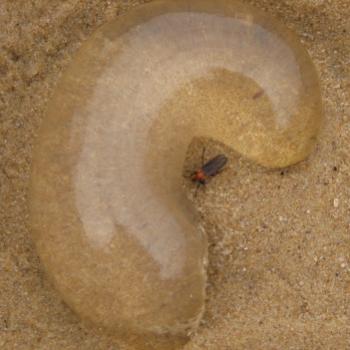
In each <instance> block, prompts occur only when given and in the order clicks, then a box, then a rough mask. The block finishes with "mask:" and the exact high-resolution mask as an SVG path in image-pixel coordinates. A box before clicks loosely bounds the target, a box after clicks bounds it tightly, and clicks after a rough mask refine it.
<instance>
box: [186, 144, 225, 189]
mask: <svg viewBox="0 0 350 350" xmlns="http://www.w3.org/2000/svg"><path fill="white" fill-rule="evenodd" d="M203 157H204V150H203ZM227 160H228V159H227V157H226V156H225V155H223V154H219V155H217V156H216V157H214V158H212V159H210V160H209V161H208V162H206V163H205V164H204V165H203V166H202V167H201V168H200V169H198V170H197V171H195V172H194V173H193V174H192V181H193V182H196V183H197V184H198V185H205V184H206V183H207V180H208V179H209V178H211V177H213V176H215V175H217V174H218V173H219V172H220V171H221V170H222V169H223V167H224V166H225V165H226V163H227Z"/></svg>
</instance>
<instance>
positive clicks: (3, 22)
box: [0, 0, 350, 350]
mask: <svg viewBox="0 0 350 350" xmlns="http://www.w3.org/2000/svg"><path fill="white" fill-rule="evenodd" d="M143 2H145V1H137V0H135V1H127V0H126V1H122V0H121V1H112V0H111V1H107V0H105V1H103V0H89V1H82V0H80V1H78V0H68V1H57V0H33V1H28V0H23V1H22V0H1V1H0V349H3V350H7V349H52V350H54V349H119V347H118V345H117V342H116V341H115V340H113V339H112V338H109V337H107V336H104V335H102V334H101V333H100V332H99V331H98V330H91V329H86V328H84V327H83V326H82V325H81V323H80V322H79V320H78V318H77V317H76V316H75V315H74V314H73V313H72V312H71V311H70V310H69V309H68V308H67V307H66V306H65V305H64V303H62V302H61V301H60V298H59V296H58V295H57V294H56V292H55V291H54V290H53V289H52V287H51V286H50V284H49V283H48V282H47V281H46V278H45V275H44V273H43V271H42V268H41V266H40V262H39V259H38V257H37V256H36V253H35V250H34V246H33V242H32V240H31V238H30V234H29V232H28V228H27V204H26V188H27V185H28V180H29V176H30V163H31V150H32V146H33V143H34V142H35V135H36V133H37V130H38V127H39V126H40V122H41V120H42V118H43V117H44V110H45V105H46V103H47V100H48V98H49V97H50V96H51V95H52V92H53V89H54V86H55V84H56V82H57V80H58V79H59V77H60V74H61V72H62V70H63V69H64V68H65V67H66V66H67V65H68V64H69V62H70V61H71V59H72V57H73V54H74V52H75V51H76V50H77V49H78V48H79V46H80V44H81V42H82V41H83V40H84V39H85V38H87V37H88V35H89V34H90V33H91V32H92V31H94V30H95V29H96V28H97V27H98V26H99V25H101V24H102V23H105V22H106V21H108V20H111V19H114V18H116V17H117V16H118V15H121V14H123V13H125V12H127V11H129V10H130V9H131V8H132V7H134V6H137V5H138V4H140V3H143ZM245 2H246V3H251V4H254V5H256V6H257V7H259V8H261V9H262V10H264V11H268V12H269V13H270V14H271V15H272V16H274V17H277V18H279V19H280V20H282V21H283V22H284V23H285V24H286V25H287V26H288V27H289V28H291V29H293V30H294V31H295V32H297V34H298V35H299V37H300V39H301V40H302V42H303V43H304V45H305V46H306V48H307V49H308V51H309V53H310V55H311V57H312V59H313V61H314V63H315V65H316V67H317V70H318V72H319V75H320V81H321V86H322V96H323V100H324V109H325V125H324V128H323V131H322V134H321V136H320V140H319V144H318V147H317V149H316V150H315V152H314V153H313V154H312V156H311V157H310V158H309V159H308V160H307V161H305V162H303V163H301V164H298V165H296V166H293V167H291V168H289V169H286V170H284V171H271V170H266V169H263V168H261V167H258V166H256V165H253V164H251V163H248V162H246V161H244V160H242V159H241V160H240V161H239V162H237V163H232V164H231V165H230V166H229V168H228V170H227V171H226V172H224V173H223V174H222V176H220V178H218V179H217V180H216V181H213V182H212V183H211V184H210V187H209V188H207V190H206V192H205V193H200V194H199V195H198V197H197V199H196V205H197V206H198V208H199V209H200V211H201V213H202V215H203V217H204V222H205V226H206V228H207V230H208V233H209V241H210V248H209V249H210V266H209V287H208V296H209V298H208V303H207V312H206V314H205V318H204V320H203V323H202V325H201V328H200V329H199V331H198V333H197V334H195V335H194V337H193V339H192V340H191V342H190V343H189V344H188V345H187V346H186V350H195V349H196V350H199V349H201V350H202V349H212V350H214V349H215V350H226V349H227V350H231V349H232V350H233V349H247V350H248V349H264V350H265V349H266V350H270V349H315V350H316V349H322V350H324V349H339V350H342V349H350V322H349V321H350V319H349V318H350V200H349V195H350V188H349V185H350V161H349V160H350V103H349V101H350V80H349V76H350V71H349V70H350V68H349V67H350V39H349V38H350V19H349V18H350V1H349V0H289V1H288V0H260V1H258V0H249V1H245ZM262 69H263V67H262ZM226 152H227V153H230V151H229V150H226ZM120 349H121V348H120Z"/></svg>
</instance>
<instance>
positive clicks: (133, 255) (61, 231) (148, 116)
mask: <svg viewBox="0 0 350 350" xmlns="http://www.w3.org/2000/svg"><path fill="white" fill-rule="evenodd" d="M321 114H322V111H321V102H320V92H319V86H318V79H317V75H316V73H315V70H314V67H313V65H312V63H311V61H310V58H309V56H308V55H307V53H306V51H305V50H304V49H303V48H302V47H301V46H300V44H299V43H298V41H297V39H296V37H295V36H294V35H293V34H292V33H290V32H289V31H288V30H287V29H285V28H284V27H283V26H281V25H280V24H278V23H276V21H274V20H272V19H271V18H269V17H268V16H267V15H262V14H261V13H259V12H257V11H256V10H254V9H251V8H247V7H245V6H242V5H240V4H239V3H237V2H236V1H224V0H219V1H193V0H187V1H185V0H180V1H161V2H152V3H151V4H148V5H145V6H141V7H139V8H137V9H136V10H134V11H132V12H130V13H129V14H127V15H126V16H124V17H120V18H117V19H116V20H115V21H114V22H112V23H109V24H106V25H104V26H102V27H101V28H100V29H99V30H98V31H97V32H96V33H95V34H94V35H93V36H92V37H91V38H90V39H89V40H87V41H86V42H85V44H83V46H82V48H81V49H80V51H79V53H78V54H77V55H76V57H75V58H74V59H73V61H72V64H71V66H70V67H69V69H68V70H67V71H66V72H65V73H64V75H63V78H62V79H61V82H60V83H59V84H58V86H57V89H56V92H55V94H54V96H53V98H52V100H51V102H50V103H49V107H48V113H47V117H46V118H45V120H44V122H43V126H42V128H41V131H40V134H39V137H38V145H37V147H36V150H35V152H34V159H33V172H32V181H31V188H30V201H29V205H30V212H31V225H32V231H33V237H34V240H35V242H36V246H37V249H38V253H39V256H40V258H41V260H42V263H43V265H44V267H45V269H46V270H47V273H48V275H49V276H50V278H51V280H52V281H53V283H54V285H55V286H56V288H57V289H58V290H59V292H60V293H61V295H62V297H63V299H64V300H65V302H66V303H67V304H68V305H69V306H70V307H71V308H72V309H73V310H75V311H76V313H77V314H79V315H80V316H81V317H82V318H83V319H85V320H88V321H90V322H92V323H94V324H96V325H98V326H102V327H104V328H106V329H108V330H110V331H111V332H112V333H115V334H117V335H119V337H120V338H123V339H127V340H129V339H132V340H133V341H134V343H136V344H137V346H136V348H137V349H141V348H142V347H143V346H144V347H145V348H148V347H147V346H150V348H152V349H153V348H156V347H157V346H158V345H157V344H160V343H161V345H159V347H160V348H161V349H166V348H168V347H169V348H173V347H176V346H177V345H176V344H178V343H177V340H179V341H180V343H181V341H182V339H185V338H186V336H187V335H188V334H189V333H190V332H191V331H193V330H194V329H195V328H196V327H197V326H198V324H199V321H200V319H201V316H202V313H203V309H204V299H205V284H206V273H205V261H206V258H207V257H206V250H207V248H206V238H205V236H204V235H203V234H202V233H201V232H199V231H198V230H197V229H196V217H195V215H194V213H193V212H192V211H193V209H192V208H191V206H190V205H189V204H188V203H187V202H186V198H185V195H184V194H183V190H182V187H181V184H182V168H183V162H184V159H185V155H186V151H187V148H188V145H189V143H190V142H191V141H192V139H193V138H194V137H199V136H205V137H210V138H212V139H215V140H218V141H220V142H222V143H224V144H226V145H228V146H230V147H232V148H233V149H235V150H236V151H237V152H238V153H240V154H241V155H243V156H245V157H247V158H249V159H251V160H253V161H256V162H258V163H260V164H262V165H264V166H267V167H283V166H288V165H290V164H293V163H296V162H298V161H300V160H302V159H304V158H305V157H306V156H307V155H308V154H309V153H310V151H311V150H312V147H313V145H314V143H315V139H316V135H317V132H318V129H319V125H320V120H321ZM163 341H164V342H163ZM149 344H153V345H149ZM165 344H167V345H165Z"/></svg>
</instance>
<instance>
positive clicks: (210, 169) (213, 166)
mask: <svg viewBox="0 0 350 350" xmlns="http://www.w3.org/2000/svg"><path fill="white" fill-rule="evenodd" d="M226 163H227V157H226V156H225V155H223V154H219V155H217V156H216V157H214V158H213V159H211V160H209V161H208V162H207V163H205V164H204V165H203V167H202V170H203V172H204V173H205V175H207V176H214V175H216V174H217V173H218V172H219V171H220V170H221V169H222V168H223V167H224V166H225V165H226Z"/></svg>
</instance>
